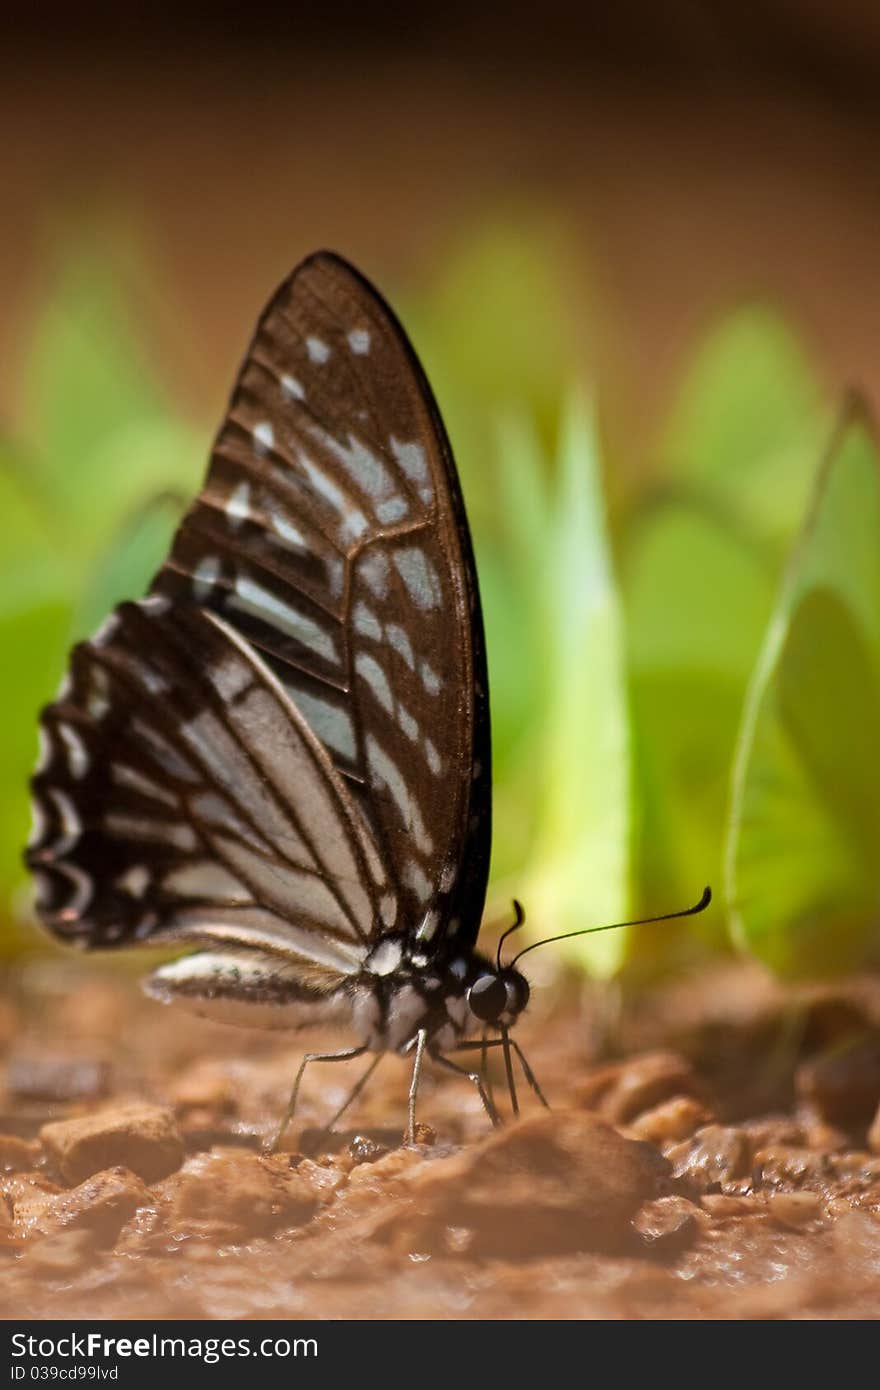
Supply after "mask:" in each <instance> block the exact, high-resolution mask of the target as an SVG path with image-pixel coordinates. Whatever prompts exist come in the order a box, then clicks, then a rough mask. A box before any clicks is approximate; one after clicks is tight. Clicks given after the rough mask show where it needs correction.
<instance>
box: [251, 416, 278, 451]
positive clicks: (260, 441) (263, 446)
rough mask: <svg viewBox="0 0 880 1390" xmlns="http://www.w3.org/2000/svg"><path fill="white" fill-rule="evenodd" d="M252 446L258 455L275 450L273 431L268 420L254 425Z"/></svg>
mask: <svg viewBox="0 0 880 1390" xmlns="http://www.w3.org/2000/svg"><path fill="white" fill-rule="evenodd" d="M254 444H255V445H256V449H257V453H258V454H268V453H269V451H270V450H271V449H274V448H275V431H274V430H273V428H272V426H271V424H270V422H269V421H268V420H261V421H260V423H259V424H258V425H254Z"/></svg>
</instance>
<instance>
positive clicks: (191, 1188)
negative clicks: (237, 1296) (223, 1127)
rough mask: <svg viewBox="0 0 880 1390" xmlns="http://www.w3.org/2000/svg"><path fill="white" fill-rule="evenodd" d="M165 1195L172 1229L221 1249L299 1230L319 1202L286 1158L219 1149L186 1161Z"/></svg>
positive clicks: (164, 1198) (312, 1188) (308, 1185)
mask: <svg viewBox="0 0 880 1390" xmlns="http://www.w3.org/2000/svg"><path fill="white" fill-rule="evenodd" d="M162 1196H163V1200H164V1202H165V1204H166V1208H167V1219H168V1223H169V1225H170V1226H171V1227H172V1228H177V1229H181V1230H188V1231H193V1232H197V1233H199V1234H201V1235H203V1236H205V1237H209V1238H213V1239H215V1240H216V1241H217V1242H218V1243H219V1244H223V1243H228V1242H229V1241H231V1240H246V1239H248V1238H249V1237H252V1236H262V1235H267V1234H268V1233H270V1232H272V1231H276V1230H279V1229H281V1228H283V1227H294V1226H301V1225H303V1224H304V1223H305V1222H306V1221H308V1220H309V1219H310V1217H311V1216H312V1215H313V1214H314V1212H315V1211H316V1210H317V1208H318V1206H319V1203H320V1196H319V1194H318V1193H317V1192H316V1190H315V1187H314V1185H313V1184H312V1183H311V1182H309V1181H308V1180H307V1178H306V1177H305V1176H304V1175H301V1174H300V1173H299V1172H298V1171H297V1170H296V1169H291V1168H290V1166H289V1163H288V1161H287V1158H286V1157H285V1156H284V1155H278V1156H274V1155H273V1156H270V1157H264V1156H263V1155H261V1154H255V1153H249V1152H248V1151H247V1150H243V1149H237V1148H219V1147H218V1148H214V1149H211V1150H210V1151H209V1152H207V1153H200V1154H195V1155H194V1156H193V1157H192V1158H189V1159H187V1161H186V1163H185V1164H184V1165H183V1167H182V1169H181V1170H180V1172H179V1173H177V1174H175V1175H174V1177H173V1178H170V1179H169V1180H168V1181H167V1182H166V1183H165V1184H164V1185H163V1193H162Z"/></svg>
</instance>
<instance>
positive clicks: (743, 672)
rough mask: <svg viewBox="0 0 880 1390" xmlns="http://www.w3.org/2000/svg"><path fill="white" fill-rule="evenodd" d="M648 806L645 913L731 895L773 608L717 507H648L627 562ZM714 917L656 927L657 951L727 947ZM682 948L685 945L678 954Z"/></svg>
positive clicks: (643, 809)
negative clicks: (725, 881) (735, 839)
mask: <svg viewBox="0 0 880 1390" xmlns="http://www.w3.org/2000/svg"><path fill="white" fill-rule="evenodd" d="M624 595H625V602H626V614H627V640H628V649H629V664H630V680H631V692H632V711H633V725H634V730H635V738H636V747H637V756H636V785H637V804H638V808H639V813H640V816H639V834H638V841H637V845H638V848H637V863H638V875H637V880H638V884H639V894H638V903H637V907H638V911H639V912H640V913H643V914H645V915H648V914H651V913H656V912H659V911H665V910H672V909H675V908H679V907H683V906H685V905H687V903H689V902H691V901H694V900H695V899H696V897H697V896H698V895H699V892H700V890H701V888H702V887H703V885H704V884H705V883H711V884H713V885H714V886H715V887H716V889H720V886H721V882H722V861H723V846H724V834H725V828H726V817H727V803H728V795H729V778H730V765H731V760H732V756H733V748H734V744H735V740H736V734H737V730H738V727H739V721H740V717H741V712H742V703H743V699H744V696H745V691H746V687H747V684H748V680H749V676H750V674H751V670H752V667H753V665H754V657H755V652H756V651H757V649H758V646H759V644H760V641H761V636H762V634H763V631H764V628H765V626H766V622H767V618H768V616H769V613H770V608H771V604H772V601H773V582H772V571H771V569H770V568H769V567H768V565H767V564H766V563H765V562H764V561H763V559H762V558H761V557H760V555H759V554H758V553H757V552H756V548H755V547H754V546H753V545H750V544H748V543H747V542H746V540H745V539H744V538H743V537H742V536H741V535H739V534H737V533H736V532H735V531H732V530H731V529H730V528H729V527H727V526H725V525H724V524H723V523H722V522H721V520H720V519H719V518H718V517H717V516H716V515H715V514H714V513H713V512H710V511H707V510H705V509H701V508H698V507H696V506H695V505H693V504H691V503H687V502H682V501H678V500H672V501H668V502H666V503H664V504H662V505H660V506H656V507H653V508H651V509H650V510H648V511H646V513H645V514H644V515H643V516H642V517H641V518H639V520H638V522H637V524H636V526H635V527H634V529H633V533H632V535H631V537H630V541H629V545H628V547H627V551H626V564H625V567H624ZM724 927H725V922H724V912H723V898H722V894H721V893H720V891H719V892H717V893H716V898H715V901H714V902H713V904H712V906H711V907H710V909H709V911H708V912H707V913H704V914H702V915H701V916H699V917H696V918H694V919H693V920H691V921H688V922H687V923H686V924H685V923H678V924H676V925H674V926H673V925H671V924H670V925H665V926H662V927H652V928H649V929H646V931H645V932H644V933H640V935H639V938H638V940H639V944H640V945H642V944H644V945H645V948H646V951H645V954H646V955H652V954H653V955H659V956H664V955H665V956H666V958H667V959H671V958H672V957H673V956H674V955H675V954H676V952H678V951H679V950H684V949H685V944H686V943H687V942H688V941H692V940H694V939H699V940H701V941H704V942H705V941H707V940H712V941H718V940H719V939H721V937H722V934H723V931H724ZM673 948H675V949H673Z"/></svg>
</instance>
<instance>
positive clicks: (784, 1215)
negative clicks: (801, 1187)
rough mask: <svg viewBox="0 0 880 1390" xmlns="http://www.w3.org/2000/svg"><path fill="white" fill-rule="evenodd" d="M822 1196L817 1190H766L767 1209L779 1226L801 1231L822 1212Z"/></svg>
mask: <svg viewBox="0 0 880 1390" xmlns="http://www.w3.org/2000/svg"><path fill="white" fill-rule="evenodd" d="M822 1205H823V1204H822V1198H821V1196H820V1194H819V1193H818V1192H768V1193H767V1211H768V1212H769V1214H770V1216H771V1217H772V1218H773V1220H774V1221H776V1222H778V1224H779V1225H780V1226H787V1227H789V1228H790V1229H791V1230H794V1231H802V1230H803V1229H804V1228H805V1227H807V1226H811V1225H812V1224H813V1222H815V1221H817V1220H818V1219H819V1218H820V1217H821V1214H822Z"/></svg>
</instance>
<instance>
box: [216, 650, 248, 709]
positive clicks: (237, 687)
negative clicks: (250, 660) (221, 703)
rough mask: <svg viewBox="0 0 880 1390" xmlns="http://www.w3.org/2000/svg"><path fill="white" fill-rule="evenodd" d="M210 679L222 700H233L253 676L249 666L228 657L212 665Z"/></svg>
mask: <svg viewBox="0 0 880 1390" xmlns="http://www.w3.org/2000/svg"><path fill="white" fill-rule="evenodd" d="M211 679H212V681H213V682H214V686H215V688H216V689H217V690H218V691H219V693H220V694H221V695H222V697H223V699H224V700H234V699H235V698H236V697H237V696H238V695H240V694H241V693H242V691H243V690H247V688H248V686H249V685H250V684H251V683H252V681H253V676H252V674H251V671H250V667H248V666H246V665H245V663H244V662H243V661H236V660H235V659H233V658H230V659H228V660H226V661H221V663H220V665H219V666H215V667H214V669H213V671H212V672H211Z"/></svg>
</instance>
